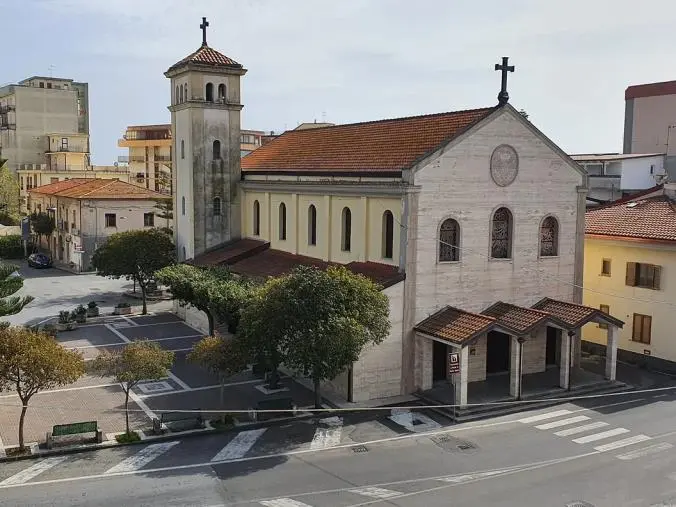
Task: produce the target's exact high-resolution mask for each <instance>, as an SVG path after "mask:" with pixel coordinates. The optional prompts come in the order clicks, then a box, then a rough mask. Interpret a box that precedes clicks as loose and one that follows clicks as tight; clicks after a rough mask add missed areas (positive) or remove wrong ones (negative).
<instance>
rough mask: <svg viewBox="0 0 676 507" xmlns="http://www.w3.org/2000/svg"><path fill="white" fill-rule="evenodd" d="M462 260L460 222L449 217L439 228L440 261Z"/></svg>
mask: <svg viewBox="0 0 676 507" xmlns="http://www.w3.org/2000/svg"><path fill="white" fill-rule="evenodd" d="M459 260H460V224H458V221H457V220H454V219H452V218H447V219H446V220H444V221H443V222H442V224H441V227H440V228H439V262H457V261H459Z"/></svg>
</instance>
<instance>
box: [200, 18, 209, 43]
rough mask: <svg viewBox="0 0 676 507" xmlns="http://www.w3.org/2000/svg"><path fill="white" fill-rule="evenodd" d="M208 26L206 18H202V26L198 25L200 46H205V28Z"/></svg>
mask: <svg viewBox="0 0 676 507" xmlns="http://www.w3.org/2000/svg"><path fill="white" fill-rule="evenodd" d="M208 26H209V22H208V21H207V18H202V24H201V25H200V28H201V29H202V46H206V45H207V27H208Z"/></svg>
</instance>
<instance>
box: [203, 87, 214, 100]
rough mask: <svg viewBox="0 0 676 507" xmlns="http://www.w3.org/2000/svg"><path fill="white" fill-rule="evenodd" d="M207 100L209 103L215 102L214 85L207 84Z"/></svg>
mask: <svg viewBox="0 0 676 507" xmlns="http://www.w3.org/2000/svg"><path fill="white" fill-rule="evenodd" d="M205 98H206V101H207V102H213V101H214V85H213V83H207V89H206V95H205Z"/></svg>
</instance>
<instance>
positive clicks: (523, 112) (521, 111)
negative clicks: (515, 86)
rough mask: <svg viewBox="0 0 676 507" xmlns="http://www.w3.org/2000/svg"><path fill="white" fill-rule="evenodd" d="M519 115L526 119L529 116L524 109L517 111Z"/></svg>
mask: <svg viewBox="0 0 676 507" xmlns="http://www.w3.org/2000/svg"><path fill="white" fill-rule="evenodd" d="M519 114H520V115H521V116H523V117H524V118H526V119H528V116H529V114H528V113H527V112H526V110H525V109H519Z"/></svg>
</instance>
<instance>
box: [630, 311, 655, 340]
mask: <svg viewBox="0 0 676 507" xmlns="http://www.w3.org/2000/svg"><path fill="white" fill-rule="evenodd" d="M652 323H653V318H652V317H651V316H650V315H641V314H640V313H635V314H634V327H633V329H632V333H631V340H632V341H635V342H639V343H645V344H646V345H650V332H651V328H652Z"/></svg>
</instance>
